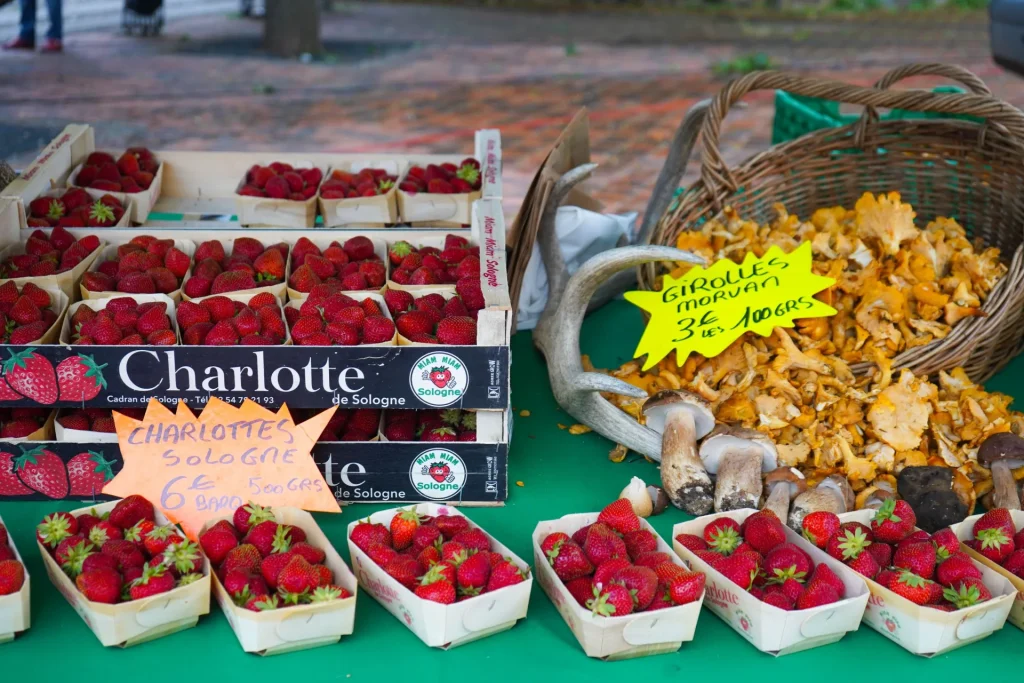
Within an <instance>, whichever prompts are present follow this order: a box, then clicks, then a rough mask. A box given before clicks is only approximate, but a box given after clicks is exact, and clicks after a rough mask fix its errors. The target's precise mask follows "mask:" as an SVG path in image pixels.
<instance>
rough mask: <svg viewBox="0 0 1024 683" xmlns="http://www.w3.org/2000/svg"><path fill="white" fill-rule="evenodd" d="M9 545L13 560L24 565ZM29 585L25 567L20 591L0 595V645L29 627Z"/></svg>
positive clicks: (19, 556)
mask: <svg viewBox="0 0 1024 683" xmlns="http://www.w3.org/2000/svg"><path fill="white" fill-rule="evenodd" d="M3 523H4V520H3V518H2V517H0V524H3ZM7 531H8V536H9V535H10V529H9V528H8V530H7ZM10 544H11V550H13V551H14V559H16V560H18V561H19V562H21V564H22V565H24V564H25V558H23V557H22V556H21V554H20V553H19V552H18V548H17V547H15V545H14V540H13V539H10ZM29 583H30V581H29V575H28V568H27V567H26V568H25V583H23V584H22V586H21V590H19V591H18V592H17V593H12V594H10V595H0V645H3V644H4V643H9V642H11V641H12V640H14V638H15V637H16V636H17V635H18V634H19V633H21V632H22V631H27V630H28V627H29V626H30V625H31V618H32V610H31V608H30V606H29V594H30V593H31V588H30V586H29Z"/></svg>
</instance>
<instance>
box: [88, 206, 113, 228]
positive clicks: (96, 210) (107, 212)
mask: <svg viewBox="0 0 1024 683" xmlns="http://www.w3.org/2000/svg"><path fill="white" fill-rule="evenodd" d="M89 218H91V219H93V220H94V221H100V222H103V223H113V222H114V210H113V209H112V208H110V207H109V206H107V205H106V204H104V203H103V202H102V201H97V202H96V203H95V204H93V205H92V209H90V210H89Z"/></svg>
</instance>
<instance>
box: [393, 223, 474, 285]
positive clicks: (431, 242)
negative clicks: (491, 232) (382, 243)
mask: <svg viewBox="0 0 1024 683" xmlns="http://www.w3.org/2000/svg"><path fill="white" fill-rule="evenodd" d="M444 240H445V237H444V235H438V236H436V237H425V238H422V239H411V240H410V239H407V240H405V241H406V242H409V243H410V244H412V246H414V247H416V248H417V249H421V248H423V247H436V248H438V249H442V250H443V249H444ZM398 241H399V239H395V240H392V241H389V242H388V245H387V246H388V251H389V252H390V250H391V245H392V244H394V243H395V242H398ZM469 248H470V250H475V251H477V252H479V251H480V247H479V246H477V244H476V243H475V240H474V241H471V242H470V244H469ZM477 258H480V254H479V253H477ZM480 262H481V263H483V259H482V258H481V259H480ZM480 270H483V268H481V269H480ZM393 271H394V266H392V267H391V268H389V270H388V289H399V290H403V291H406V292H409V293H410V294H412V295H413V296H421V295H422V294H429V293H430V292H454V291H455V284H454V283H453V284H450V285H449V284H437V285H403V284H401V283H398V282H395V281H394V280H392V279H391V273H392V272H393Z"/></svg>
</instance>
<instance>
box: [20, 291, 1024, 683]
mask: <svg viewBox="0 0 1024 683" xmlns="http://www.w3.org/2000/svg"><path fill="white" fill-rule="evenodd" d="M640 331H641V322H640V316H639V313H638V311H637V309H635V308H634V307H632V306H630V305H629V304H626V303H624V302H616V303H613V304H610V305H609V306H607V307H605V308H604V309H603V310H601V311H599V312H598V313H597V314H595V315H593V316H591V317H590V318H589V319H588V320H587V322H586V325H585V326H584V334H583V340H584V342H583V343H584V349H583V350H584V351H585V352H588V353H590V354H591V357H592V358H593V360H594V362H595V364H597V365H598V366H605V367H611V366H615V365H617V364H619V363H621V362H622V361H624V360H626V359H627V358H628V356H629V354H630V352H631V351H632V349H633V348H634V346H635V344H636V341H637V339H639V334H640ZM512 347H513V348H512V357H513V366H512V401H513V405H514V408H515V410H516V414H517V415H518V412H519V411H520V410H523V409H527V410H529V411H530V413H531V415H530V417H517V418H516V423H515V430H514V438H513V444H512V452H511V457H510V461H511V473H510V479H511V481H512V482H513V483H512V484H511V490H510V492H509V500H508V504H507V505H506V506H505V507H504V508H490V509H487V508H482V509H469V510H467V512H468V514H469V516H470V517H471V518H472V519H473V520H474V521H476V522H478V523H479V524H480V525H482V526H483V527H484V528H486V529H487V530H488V531H489V532H491V533H492V534H494V535H495V536H497V537H498V538H500V539H501V540H502V541H503V542H504V543H505V544H507V545H508V546H509V547H510V548H512V549H513V550H514V551H515V552H516V553H518V554H519V555H520V556H521V557H523V558H527V559H528V561H531V562H532V551H531V549H530V535H531V533H532V531H533V528H534V525H535V523H536V522H537V521H538V520H542V519H553V518H556V517H560V516H561V515H564V514H568V513H571V512H586V511H596V510H598V509H600V507H601V506H602V505H604V504H605V503H606V502H608V501H609V500H610V499H611V498H612V497H613V496H615V495H617V494H618V492H619V491H620V490H621V489H622V487H623V486H624V485H625V484H626V482H627V481H628V480H629V478H630V477H631V476H632V475H637V476H639V477H642V478H644V479H645V480H647V481H657V479H658V471H657V469H656V467H655V466H654V465H653V464H651V463H648V462H646V461H645V460H644V459H643V458H640V457H637V456H634V455H631V456H630V457H629V458H628V459H627V461H626V462H624V463H620V464H614V463H612V462H610V461H609V460H608V458H607V455H608V451H609V450H610V448H611V444H610V443H609V442H607V441H606V440H605V439H603V438H602V437H600V436H597V435H595V434H586V435H583V436H572V435H570V434H569V433H568V432H567V431H563V430H561V429H559V428H558V426H557V424H558V423H559V422H561V423H563V424H566V425H568V424H571V423H572V422H573V420H572V419H571V418H570V417H569V416H568V415H566V414H564V413H562V412H560V411H559V410H558V408H557V406H556V405H555V402H554V399H553V398H552V396H551V392H550V389H549V386H548V381H547V374H546V370H545V368H544V364H543V361H542V359H541V357H540V355H539V354H538V353H537V352H536V351H534V349H533V346H532V343H531V340H530V335H529V334H518V335H516V337H515V339H514V340H513V344H512ZM1022 380H1024V360H1017V361H1015V362H1014V363H1013V364H1011V366H1010V367H1009V368H1008V369H1007V370H1005V371H1004V372H1003V373H1002V374H1001V375H1000V376H999V377H997V378H996V379H995V380H993V381H992V382H991V383H990V384H989V386H990V387H991V388H992V389H997V390H1002V391H1006V392H1007V393H1012V391H1013V388H1014V385H1015V384H1016V385H1017V386H1020V385H1021V381H1022ZM517 481H519V482H522V484H523V486H521V487H520V486H517V485H516V484H515V482H517ZM71 507H72V506H65V508H67V509H70V508H71ZM383 507H384V506H353V507H347V508H345V512H344V514H342V515H340V516H333V515H318V520H319V522H320V524H321V525H322V527H323V529H324V531H325V533H326V534H327V536H328V537H329V538H331V539H332V540H333V541H334V543H335V546H336V547H337V548H338V550H339V551H340V552H341V554H342V557H344V558H345V559H346V560H347V559H348V550H347V544H346V542H345V527H346V525H347V524H348V523H349V522H350V521H351V520H353V519H355V518H356V517H357V516H358V515H365V514H367V513H369V512H372V511H376V510H378V509H383ZM51 508H52V506H51V505H49V504H46V503H27V504H26V503H8V504H0V516H3V518H4V520H5V521H6V522H7V523H8V524H9V525H10V526H11V527H12V532H13V536H14V539H15V541H16V542H17V544H18V546H19V548H20V549H21V550H22V551H23V553H24V554H25V555H26V556H27V559H28V569H29V571H30V572H31V574H32V578H33V592H32V628H31V629H30V630H29V631H28V632H27V633H25V634H24V635H22V636H21V637H19V638H18V639H17V640H15V641H14V642H13V643H10V644H7V645H0V665H2V667H3V668H2V672H3V673H2V674H0V680H11V681H20V680H32V681H36V682H41V681H51V680H52V681H62V682H63V681H67V680H70V679H71V678H72V677H77V676H84V678H82V679H81V680H92V679H93V678H95V677H97V676H98V675H100V674H99V672H111V673H112V672H118V674H117V675H118V677H121V676H122V675H125V674H127V673H128V672H132V675H142V676H145V678H146V679H148V680H154V681H161V682H162V681H167V680H171V676H172V675H184V676H185V678H186V679H187V680H189V681H206V680H210V681H214V680H216V681H223V680H249V681H259V680H267V681H275V680H284V677H287V678H288V679H289V680H291V679H292V678H293V677H295V676H297V675H299V676H302V677H303V678H304V679H306V680H312V681H335V680H337V681H345V680H354V681H355V680H362V681H390V680H406V681H425V682H428V683H433V682H435V681H436V682H440V681H446V682H449V683H450V682H451V681H453V680H460V679H462V678H463V676H465V677H466V678H468V679H475V678H477V677H478V676H481V675H482V676H485V677H486V676H492V675H499V676H502V677H506V676H511V677H513V680H525V681H543V680H553V679H555V678H556V677H557V678H558V679H559V680H581V681H584V680H585V681H592V680H595V679H596V677H598V676H602V675H605V676H607V675H616V676H624V677H629V680H657V679H660V678H668V677H671V678H674V679H677V680H678V679H681V678H682V677H686V678H690V677H693V678H698V679H700V678H702V679H703V680H716V679H723V678H728V679H733V678H734V677H736V678H737V679H739V680H755V677H756V680H759V681H793V680H808V679H811V678H812V677H813V678H819V677H827V679H828V681H829V683H839V682H840V681H847V680H848V681H857V682H858V683H860V682H861V681H864V680H866V678H865V676H867V677H868V678H870V679H871V680H877V679H881V678H885V679H889V680H914V679H915V678H917V677H918V676H920V677H925V676H928V677H936V676H939V677H941V679H942V680H958V679H966V678H972V679H973V678H976V677H977V676H978V675H979V674H981V675H982V676H984V677H985V678H987V679H988V680H997V681H1002V680H1010V678H1011V676H1012V677H1014V678H1016V677H1017V675H1018V671H1019V667H1020V664H1021V661H1022V660H1021V657H1020V652H1021V651H1022V650H1021V648H1022V647H1024V633H1021V631H1019V630H1018V629H1016V628H1015V627H1013V626H1006V627H1004V628H1003V630H1001V631H998V632H996V633H995V634H993V635H992V636H990V637H989V638H988V639H987V640H984V641H982V642H979V643H975V644H973V645H969V646H967V647H965V648H962V649H960V650H956V651H953V652H951V653H949V654H946V655H942V656H940V657H936V658H935V659H934V660H930V661H929V660H925V659H921V658H919V657H915V656H913V655H910V654H908V653H907V652H906V651H904V650H903V649H901V648H900V647H898V646H897V645H895V644H894V643H892V642H891V641H889V640H888V639H887V638H885V637H883V636H882V635H880V634H878V633H875V632H874V631H872V630H870V629H868V628H867V627H863V628H861V629H860V630H859V631H857V632H855V633H851V634H849V635H847V636H846V637H845V638H844V639H843V640H841V641H840V642H838V643H836V644H834V645H829V646H826V647H822V648H818V649H815V650H811V651H808V652H803V653H798V654H793V655H788V656H786V657H782V658H779V659H774V658H772V657H770V656H768V655H764V654H761V653H759V652H757V651H756V650H754V649H753V648H752V647H751V646H750V645H749V644H748V643H747V641H746V640H745V639H744V638H743V637H742V636H740V635H739V634H737V633H735V632H734V631H733V630H732V629H730V628H729V627H727V626H726V625H725V624H723V623H722V622H721V621H720V620H719V619H718V618H717V617H716V616H714V615H713V614H711V613H710V612H708V611H707V610H703V611H702V613H701V617H700V621H699V623H698V625H697V632H696V635H695V637H694V640H693V642H691V643H688V644H684V645H683V647H682V649H681V650H680V651H679V652H677V653H673V654H668V655H660V656H655V657H647V658H642V659H636V660H628V661H624V662H615V663H605V662H600V661H595V660H591V659H588V658H587V657H586V656H585V655H584V654H583V652H582V650H581V649H580V647H579V645H578V643H577V642H576V639H575V638H574V636H573V635H572V633H571V632H570V631H569V629H568V627H567V626H566V625H565V623H564V622H563V621H562V618H561V617H560V616H559V614H558V612H556V611H555V609H554V607H553V606H552V605H551V603H550V602H549V601H548V599H547V596H546V595H544V593H543V592H542V591H541V589H540V587H539V586H537V585H535V586H534V591H533V596H532V599H531V601H530V611H529V616H528V618H527V619H526V620H525V621H522V622H520V623H519V624H518V625H517V626H516V627H515V628H514V629H512V630H511V631H506V632H505V633H501V634H498V635H495V636H492V637H490V638H486V639H484V640H481V641H477V642H475V643H470V644H468V645H465V646H463V647H461V648H456V649H454V650H451V651H449V652H442V651H439V650H433V649H430V648H427V647H426V646H424V645H423V644H422V643H421V642H420V641H419V640H418V639H417V638H416V637H415V636H414V635H412V633H411V632H410V631H408V630H407V629H406V628H405V627H404V626H402V625H401V624H400V623H399V622H398V621H397V620H395V619H394V618H393V617H392V616H391V615H390V614H389V613H387V612H385V611H384V610H383V609H382V608H381V607H379V606H378V605H377V603H376V602H374V601H373V599H371V598H370V597H369V596H367V595H366V594H364V593H362V592H360V595H359V602H358V608H357V612H356V626H355V633H354V634H353V635H352V636H349V637H347V638H345V639H343V640H342V641H341V642H340V643H339V644H337V645H334V646H330V647H323V648H319V649H315V650H309V651H305V652H299V653H292V654H287V655H282V656H279V657H268V658H265V659H264V658H260V657H256V656H253V655H247V654H245V653H243V652H242V650H241V649H240V648H239V647H238V643H237V641H236V640H235V636H234V634H233V633H232V631H231V629H230V628H229V626H228V623H227V621H226V620H225V619H224V617H223V615H221V613H220V612H219V609H218V608H217V606H216V604H214V605H213V606H212V611H211V614H210V615H209V616H207V617H204V618H203V619H202V620H200V622H199V625H198V626H197V627H196V628H194V629H190V630H188V631H184V632H182V633H178V634H175V635H172V636H169V637H166V638H163V639H161V640H158V641H154V642H151V643H147V644H144V645H140V646H138V647H135V648H131V649H128V650H113V649H104V648H103V647H101V646H100V645H99V644H98V642H97V641H96V640H95V638H94V637H93V635H92V633H90V632H89V631H88V629H87V628H86V627H85V624H84V623H83V622H82V620H81V619H80V618H79V617H78V615H77V614H75V612H74V611H73V610H72V609H71V608H70V607H69V606H68V604H67V603H66V602H65V601H64V598H62V597H61V595H60V594H59V593H57V591H56V590H55V589H54V588H53V587H52V586H51V585H50V583H49V581H48V580H47V578H46V575H45V572H44V571H43V568H42V565H41V562H40V560H39V558H38V556H37V553H36V550H35V545H34V543H33V529H34V526H35V524H36V522H37V521H38V520H39V518H41V517H42V516H43V514H45V513H46V512H47V511H49V510H50V509H51ZM684 519H686V516H685V515H683V514H682V513H681V512H679V511H678V510H675V509H673V508H669V510H668V511H666V512H665V514H663V515H661V516H659V517H656V518H652V520H651V521H652V523H653V524H654V526H655V527H656V528H657V530H658V531H659V532H660V533H661V534H662V535H663V536H664V537H665V538H666V539H667V538H668V537H669V534H670V532H671V529H672V525H673V524H675V523H676V522H679V521H681V520H684ZM862 667H867V668H866V670H865V668H862ZM171 672H175V674H172V673H171ZM185 672H188V673H185ZM299 672H301V673H299ZM106 675H110V673H107V674H106Z"/></svg>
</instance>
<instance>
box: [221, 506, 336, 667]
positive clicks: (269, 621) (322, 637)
mask: <svg viewBox="0 0 1024 683" xmlns="http://www.w3.org/2000/svg"><path fill="white" fill-rule="evenodd" d="M274 515H275V518H276V519H277V521H278V522H279V523H282V524H290V525H292V526H296V527H298V528H300V529H302V530H303V531H304V532H306V538H307V540H308V542H309V543H311V544H312V545H314V546H316V547H317V548H320V549H321V550H323V551H324V553H325V554H326V555H327V558H326V559H325V560H324V564H325V565H327V567H328V569H330V570H331V572H332V573H333V574H334V585H336V586H341V587H342V588H344V589H345V590H347V591H348V592H349V593H351V594H352V595H351V596H349V597H347V598H345V599H343V600H332V601H330V602H321V603H310V604H307V605H293V606H290V607H283V608H279V609H274V610H267V611H265V612H253V611H252V610H248V609H245V607H239V606H238V605H236V604H235V603H234V601H233V600H232V599H231V596H230V595H228V592H227V591H226V590H224V585H223V584H222V583H221V582H220V579H218V578H217V575H216V573H214V574H213V595H214V597H215V598H216V599H217V604H218V605H220V608H221V611H223V612H224V616H225V617H227V620H228V623H229V624H231V630H232V631H234V632H235V637H236V638H238V643H239V645H241V646H242V649H243V650H245V651H246V652H252V653H255V654H258V655H263V656H268V655H277V654H284V653H286V652H295V651H297V650H308V649H310V648H314V647H321V646H323V645H332V644H334V643H337V642H338V641H339V640H341V637H342V636H347V635H350V634H351V633H352V630H353V625H354V623H355V617H356V577H355V574H353V573H352V570H350V569H349V568H348V565H346V564H345V561H344V560H342V559H341V556H340V555H339V554H338V551H337V550H335V549H334V546H333V545H331V542H330V541H329V540H328V539H327V537H326V536H325V535H324V532H323V531H321V530H320V527H319V526H318V525H317V523H316V521H315V520H314V519H313V515H311V514H309V513H308V512H305V511H304V510H299V509H297V508H290V507H275V508H274ZM220 519H225V520H227V521H229V522H230V521H231V515H225V516H223V517H221V518H219V519H215V520H212V521H210V522H209V523H207V524H206V525H205V526H204V527H203V530H204V531H205V530H206V529H207V528H209V527H210V526H213V525H214V524H215V523H216V522H218V521H219V520H220Z"/></svg>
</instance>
